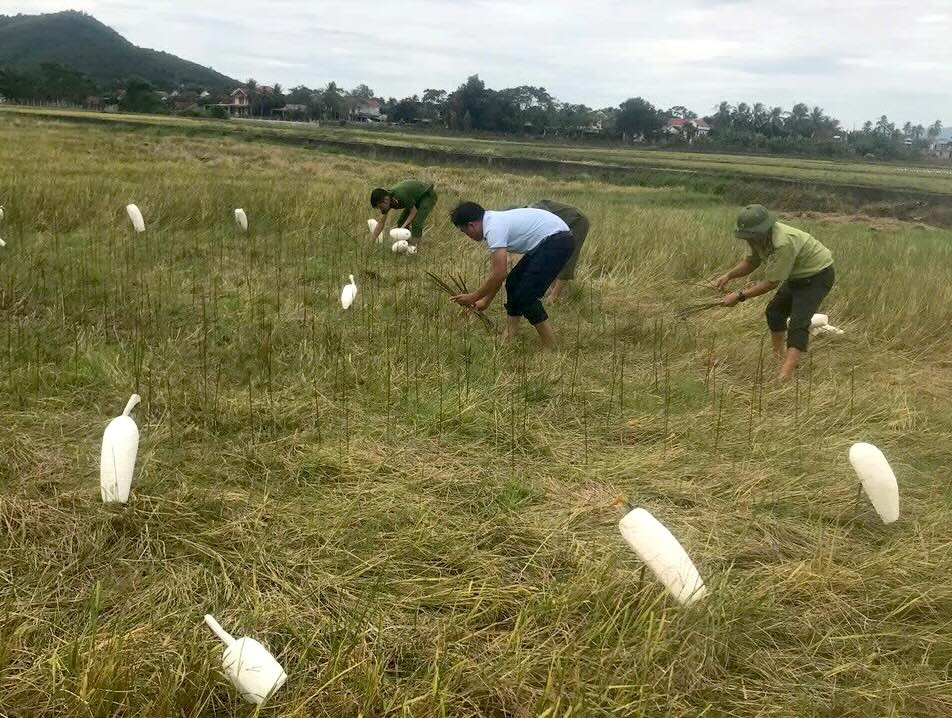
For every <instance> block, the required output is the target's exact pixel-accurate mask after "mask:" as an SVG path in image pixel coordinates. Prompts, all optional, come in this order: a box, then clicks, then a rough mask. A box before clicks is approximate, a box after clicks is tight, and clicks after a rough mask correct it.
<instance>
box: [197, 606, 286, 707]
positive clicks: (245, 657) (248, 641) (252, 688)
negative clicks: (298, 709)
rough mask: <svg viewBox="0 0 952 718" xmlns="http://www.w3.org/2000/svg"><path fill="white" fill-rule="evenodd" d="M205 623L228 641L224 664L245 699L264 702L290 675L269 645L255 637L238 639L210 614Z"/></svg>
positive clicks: (224, 641)
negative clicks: (261, 642) (268, 647)
mask: <svg viewBox="0 0 952 718" xmlns="http://www.w3.org/2000/svg"><path fill="white" fill-rule="evenodd" d="M205 623H206V624H208V627H209V628H210V629H212V631H213V632H214V633H215V635H216V636H218V638H219V639H221V642H222V643H224V644H225V651H224V653H223V654H222V659H221V667H222V670H224V671H225V675H226V676H228V680H230V681H231V683H232V685H234V686H235V688H237V689H238V692H239V693H240V694H241V697H242V698H244V699H245V700H246V701H248V702H249V703H255V704H257V705H260V704H262V703H264V702H265V701H266V700H267V699H268V698H269V697H270V696H271V695H273V694H274V693H275V691H277V690H278V689H279V688H280V687H281V686H283V685H284V682H285V681H286V680H287V679H288V674H287V673H285V672H284V669H283V668H282V667H281V664H280V663H278V662H277V661H276V660H275V658H274V656H272V655H271V654H270V653H269V652H268V649H267V648H265V647H264V646H262V645H261V644H260V643H258V642H257V641H256V640H255V639H253V638H247V637H245V638H239V639H237V640H236V639H235V638H234V636H232V635H231V634H230V633H228V631H226V630H225V629H224V628H222V627H221V625H220V624H219V623H218V621H216V620H215V618H214V617H213V616H210V615H208V614H206V615H205Z"/></svg>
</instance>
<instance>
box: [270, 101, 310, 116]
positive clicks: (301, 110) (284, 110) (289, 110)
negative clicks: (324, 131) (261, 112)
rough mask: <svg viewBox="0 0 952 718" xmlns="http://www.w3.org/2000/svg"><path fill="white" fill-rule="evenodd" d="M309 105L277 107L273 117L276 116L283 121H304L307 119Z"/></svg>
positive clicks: (272, 111)
mask: <svg viewBox="0 0 952 718" xmlns="http://www.w3.org/2000/svg"><path fill="white" fill-rule="evenodd" d="M307 110H308V107H307V105H300V104H296V103H293V102H291V103H288V104H286V105H285V106H284V107H276V108H275V109H273V110H271V114H272V115H276V116H277V117H280V118H281V119H283V120H304V119H307Z"/></svg>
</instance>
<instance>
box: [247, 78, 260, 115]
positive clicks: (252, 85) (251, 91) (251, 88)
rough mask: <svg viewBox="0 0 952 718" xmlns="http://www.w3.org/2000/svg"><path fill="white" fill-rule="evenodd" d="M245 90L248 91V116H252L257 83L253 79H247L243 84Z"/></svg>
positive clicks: (256, 95) (256, 97) (256, 96)
mask: <svg viewBox="0 0 952 718" xmlns="http://www.w3.org/2000/svg"><path fill="white" fill-rule="evenodd" d="M245 89H247V90H248V114H249V115H254V113H255V101H256V100H257V99H258V83H257V81H256V80H255V79H254V78H253V77H249V78H248V81H247V82H246V83H245Z"/></svg>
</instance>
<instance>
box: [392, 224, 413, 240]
mask: <svg viewBox="0 0 952 718" xmlns="http://www.w3.org/2000/svg"><path fill="white" fill-rule="evenodd" d="M411 236H413V235H412V234H411V233H410V230H409V229H407V228H406V227H394V228H393V229H391V230H390V239H392V240H394V241H395V242H399V241H400V240H401V239H402V240H405V241H407V242H409V241H410V237H411Z"/></svg>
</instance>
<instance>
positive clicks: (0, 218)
mask: <svg viewBox="0 0 952 718" xmlns="http://www.w3.org/2000/svg"><path fill="white" fill-rule="evenodd" d="M2 221H3V205H2V204H0V222H2Z"/></svg>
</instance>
